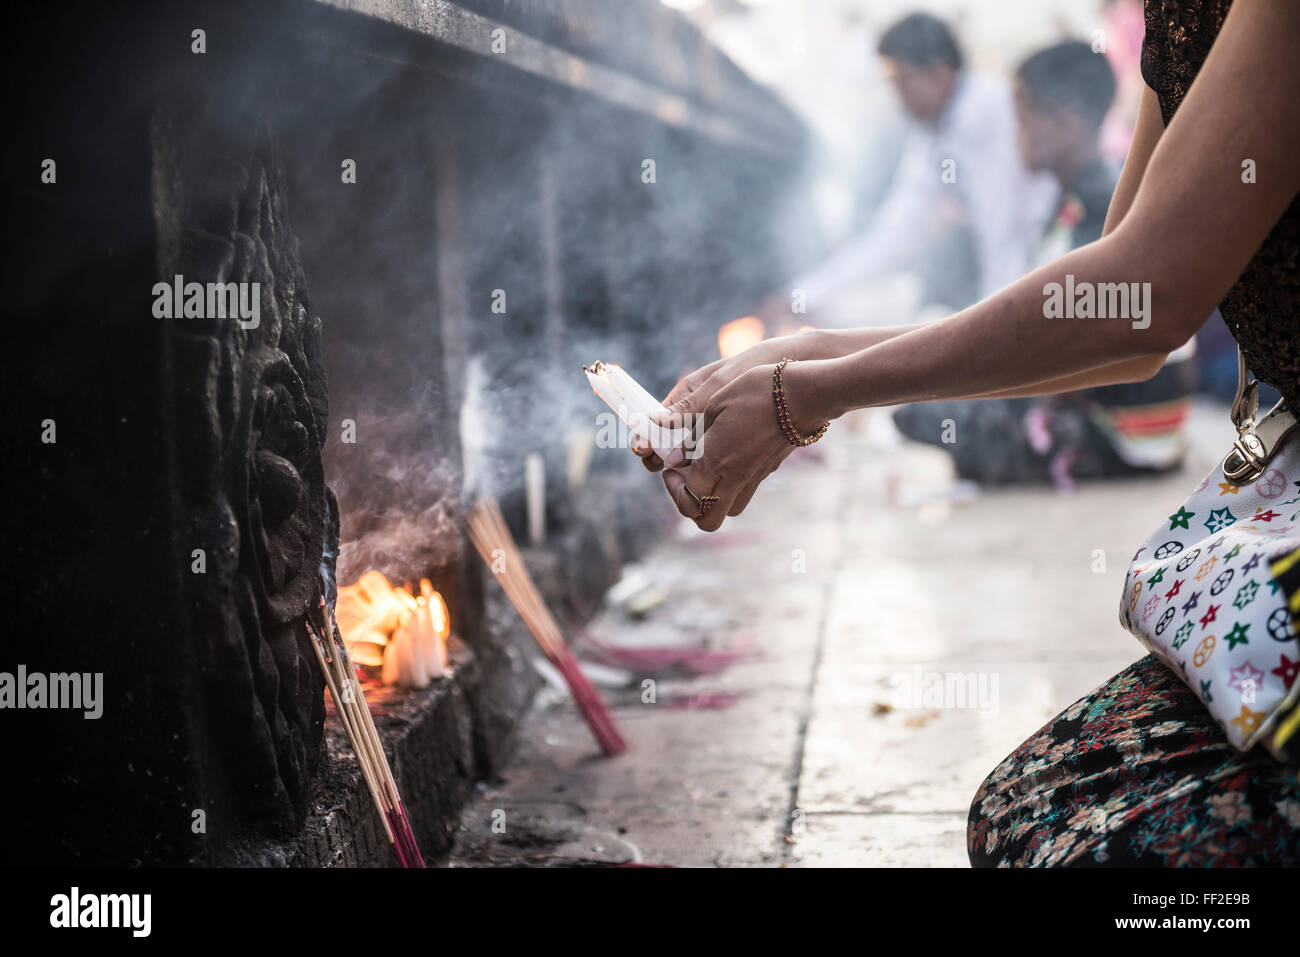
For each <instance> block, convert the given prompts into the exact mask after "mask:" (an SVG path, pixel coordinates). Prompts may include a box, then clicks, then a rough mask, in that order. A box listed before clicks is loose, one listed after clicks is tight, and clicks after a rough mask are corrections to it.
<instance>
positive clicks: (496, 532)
mask: <svg viewBox="0 0 1300 957" xmlns="http://www.w3.org/2000/svg"><path fill="white" fill-rule="evenodd" d="M469 536H470V538H471V539H472V540H473V542H474V547H475V548H477V549H478V553H479V554H480V555H481V556H483V561H484V562H485V563H486V564H487V566H488V568H490V569H491V570H492V571H493V573H494V574H495V575H496V579H497V581H499V582H500V583H501V588H502V589H503V590H504V591H505V593H506V597H507V598H509V599H510V603H511V604H512V605H514V607H515V611H517V612H519V617H520V618H522V619H523V620H524V624H525V625H527V626H528V630H529V632H531V633H532V636H533V638H535V639H536V640H537V644H538V645H539V646H540V647H541V649H542V652H543V653H544V654H545V655H546V657H547V658H549V659H550V661H551V664H553V665H555V667H557V668H559V669H560V673H561V674H563V675H564V680H565V681H566V682H567V683H568V685H569V691H570V692H571V693H572V694H573V700H574V702H575V703H576V704H577V705H578V709H579V710H580V711H581V712H582V716H583V717H584V718H585V719H586V721H587V724H588V725H589V726H590V727H591V730H592V733H593V734H595V736H596V740H597V741H599V742H600V746H601V749H602V750H603V751H604V752H605V753H606V754H608V755H615V754H622V753H623V752H624V751H626V750H627V742H625V741H624V740H623V736H622V735H620V734H619V733H618V728H616V727H615V726H614V719H613V717H612V716H611V715H610V713H609V709H608V708H606V707H605V702H604V701H602V700H601V698H600V695H599V694H598V693H597V692H596V689H595V688H593V687H592V686H591V682H590V681H588V680H587V676H586V675H584V674H583V673H582V669H580V668H579V667H578V662H577V661H576V660H575V659H574V657H573V655H572V653H570V651H569V648H568V645H566V644H565V642H564V636H563V635H562V634H561V633H560V626H559V625H558V624H556V621H555V619H554V618H553V617H552V616H551V613H550V611H549V610H548V609H547V607H546V603H545V602H543V601H542V596H541V595H540V594H539V593H538V591H537V586H536V585H534V584H533V579H532V576H530V575H529V574H528V569H527V568H526V567H525V565H524V560H523V558H522V557H521V556H520V554H519V549H518V548H517V547H516V546H515V540H514V538H513V537H512V536H511V534H510V529H508V528H507V527H506V523H505V519H503V518H502V517H501V510H500V509H498V508H497V505H496V503H495V502H494V501H492V500H491V499H480V500H479V501H478V502H477V504H475V506H474V508H473V509H472V510H471V511H470V513H469Z"/></svg>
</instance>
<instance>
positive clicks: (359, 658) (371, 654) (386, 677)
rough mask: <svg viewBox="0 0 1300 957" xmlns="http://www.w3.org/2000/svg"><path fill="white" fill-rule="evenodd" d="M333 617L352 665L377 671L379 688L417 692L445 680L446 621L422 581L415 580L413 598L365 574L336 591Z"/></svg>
mask: <svg viewBox="0 0 1300 957" xmlns="http://www.w3.org/2000/svg"><path fill="white" fill-rule="evenodd" d="M334 614H335V620H336V621H337V622H338V626H339V630H340V631H341V632H342V633H343V639H344V641H346V642H347V644H348V651H349V653H351V655H352V659H353V660H354V661H355V662H356V663H357V664H359V665H368V666H370V667H380V668H382V678H383V681H384V683H385V684H395V685H400V686H401V687H404V688H423V687H425V686H426V685H428V684H429V681H430V680H431V679H433V678H441V677H443V676H444V675H446V674H447V671H448V663H447V639H448V637H449V636H450V634H451V620H450V616H449V615H448V614H447V604H446V602H444V601H443V600H442V596H441V595H439V594H438V593H437V592H436V591H434V590H433V585H432V583H430V582H429V580H428V579H427V578H425V579H421V580H420V594H419V596H418V597H417V596H415V595H413V594H412V593H411V592H410V590H408V589H406V588H402V587H397V588H394V587H393V585H392V584H391V583H390V582H389V581H388V579H387V578H385V577H384V575H383V574H382V573H381V572H378V571H374V570H371V571H368V572H366V573H365V574H364V575H362V576H361V577H360V578H359V579H358V580H357V581H356V583H355V584H352V585H345V586H343V587H341V588H340V589H339V598H338V602H337V604H336V605H335V609H334Z"/></svg>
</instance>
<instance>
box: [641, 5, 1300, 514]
mask: <svg viewBox="0 0 1300 957" xmlns="http://www.w3.org/2000/svg"><path fill="white" fill-rule="evenodd" d="M1297 42H1300V4H1297V3H1294V2H1292V0H1255V2H1252V3H1239V4H1237V5H1235V6H1234V7H1233V9H1232V11H1231V12H1230V13H1229V14H1228V17H1227V19H1226V22H1225V23H1224V26H1223V29H1222V31H1221V32H1220V35H1219V37H1218V39H1217V41H1216V42H1215V44H1214V47H1213V49H1212V50H1211V52H1210V55H1209V56H1208V57H1207V59H1206V62H1205V64H1204V66H1203V67H1202V69H1201V73H1200V76H1199V77H1198V78H1197V80H1196V81H1195V82H1194V83H1193V84H1192V88H1191V90H1190V91H1189V93H1188V95H1187V97H1186V99H1185V100H1184V102H1183V104H1182V107H1181V108H1180V109H1179V111H1178V114H1177V116H1176V117H1175V119H1174V120H1173V122H1172V123H1170V125H1169V128H1168V129H1167V130H1166V131H1165V132H1164V134H1163V135H1162V136H1161V137H1160V138H1159V142H1158V144H1157V145H1156V147H1155V150H1154V152H1153V153H1152V155H1151V158H1150V161H1149V163H1148V165H1147V169H1146V170H1145V172H1144V174H1143V175H1142V177H1141V182H1140V185H1139V186H1138V189H1137V191H1136V194H1135V195H1134V197H1133V200H1132V205H1131V208H1129V209H1128V210H1127V211H1126V212H1125V213H1124V215H1123V218H1122V219H1121V220H1120V222H1119V225H1118V226H1116V227H1115V228H1114V229H1113V230H1112V231H1111V232H1110V234H1109V235H1106V236H1104V237H1103V238H1101V239H1099V240H1098V241H1097V242H1095V243H1091V244H1089V245H1087V246H1084V247H1083V248H1081V249H1077V250H1075V251H1074V252H1071V253H1069V254H1067V255H1066V256H1063V257H1062V258H1060V259H1058V260H1056V261H1055V262H1054V263H1051V264H1050V265H1048V266H1045V267H1043V268H1042V269H1039V270H1037V271H1035V272H1034V273H1032V274H1031V275H1030V276H1028V277H1026V278H1024V279H1021V280H1019V281H1018V282H1016V283H1014V284H1012V285H1011V286H1009V287H1008V288H1007V289H1005V290H1003V291H1002V292H1000V293H998V294H997V295H995V296H991V297H989V298H988V299H986V300H984V301H983V302H981V303H978V304H977V305H975V306H972V307H971V308H970V309H966V310H964V311H962V312H960V313H958V314H956V315H955V316H951V317H949V318H948V319H944V320H941V321H939V322H935V323H931V324H929V325H926V326H923V327H920V328H917V329H914V330H910V331H908V332H906V333H903V334H902V335H899V336H895V337H893V338H891V339H889V340H887V341H885V342H882V343H879V344H876V345H873V346H870V347H869V348H867V349H864V350H862V351H860V352H857V353H854V354H852V355H849V356H845V357H842V358H838V359H817V360H810V361H806V362H797V363H794V364H793V365H791V366H789V367H788V368H787V369H786V370H785V377H784V378H785V382H784V385H785V398H786V401H787V402H788V405H789V409H790V414H791V419H792V427H793V428H795V429H797V430H798V431H800V432H803V433H807V432H811V431H812V430H813V429H814V428H816V427H817V426H818V425H819V424H820V423H821V421H823V420H824V419H827V418H833V417H835V416H838V415H840V414H842V413H844V412H846V411H848V410H850V409H855V408H863V407H866V406H875V405H892V404H896V403H900V402H910V401H920V400H927V399H941V398H962V397H969V396H983V395H989V394H992V393H996V392H1000V391H1005V390H1009V389H1015V388H1019V387H1023V386H1032V385H1035V384H1040V383H1048V382H1052V381H1058V382H1059V380H1061V379H1063V378H1065V377H1067V376H1073V375H1076V374H1078V373H1085V372H1088V371H1090V370H1096V369H1101V368H1103V367H1105V366H1110V365H1114V364H1115V363H1119V362H1126V361H1131V360H1136V359H1143V358H1149V359H1150V360H1151V361H1153V362H1154V361H1155V359H1156V358H1157V357H1163V356H1164V355H1166V354H1167V353H1169V352H1171V351H1173V350H1174V349H1175V348H1177V347H1178V346H1179V345H1181V344H1182V343H1184V342H1186V341H1187V339H1189V338H1190V337H1191V336H1192V334H1193V333H1194V332H1195V331H1196V329H1197V328H1198V327H1199V326H1200V325H1201V324H1202V323H1203V322H1204V321H1205V318H1206V317H1207V316H1208V315H1210V313H1211V312H1212V311H1213V309H1214V307H1215V305H1216V304H1217V303H1218V302H1219V301H1220V300H1221V299H1222V298H1223V296H1224V295H1225V294H1226V293H1227V291H1228V290H1229V289H1230V288H1231V287H1232V284H1233V283H1234V282H1235V281H1236V280H1237V277H1238V276H1239V275H1240V274H1241V272H1242V270H1243V269H1244V268H1245V267H1246V265H1247V263H1249V261H1250V259H1251V257H1252V256H1254V254H1255V251H1256V250H1257V249H1258V248H1259V246H1260V244H1261V243H1262V242H1263V241H1264V239H1265V237H1266V236H1267V235H1268V233H1269V231H1270V230H1271V229H1272V228H1273V226H1274V224H1275V223H1276V222H1277V220H1278V218H1279V217H1280V216H1281V215H1282V213H1283V211H1284V210H1285V209H1286V208H1287V206H1288V205H1289V204H1290V203H1291V202H1292V200H1293V199H1294V197H1295V196H1296V194H1297V192H1300V163H1296V162H1295V156H1296V155H1297V153H1298V151H1300V69H1298V68H1297V67H1296V64H1295V61H1294V58H1293V51H1294V49H1295V47H1296V45H1297ZM1247 161H1249V162H1247ZM1247 166H1249V167H1250V168H1252V169H1253V170H1254V171H1255V176H1253V177H1249V178H1248V179H1249V181H1245V180H1246V179H1247V178H1244V176H1243V169H1244V168H1245V167H1247ZM1067 281H1070V282H1073V284H1074V285H1075V286H1076V288H1078V287H1079V284H1080V283H1084V282H1087V283H1092V284H1094V286H1095V285H1099V284H1103V283H1118V282H1137V283H1139V284H1149V285H1147V286H1139V289H1141V290H1142V291H1143V295H1142V298H1143V301H1142V306H1143V307H1144V308H1142V309H1140V310H1138V312H1139V313H1141V314H1142V315H1143V316H1144V318H1141V319H1140V321H1137V322H1135V321H1132V320H1130V319H1123V318H1112V319H1058V318H1047V316H1046V313H1045V309H1044V304H1045V299H1046V295H1045V287H1047V286H1048V285H1049V284H1052V283H1057V284H1061V285H1065V284H1066V283H1067ZM1148 289H1149V294H1148V293H1147V292H1146V290H1148ZM772 371H773V367H772V366H756V367H755V368H752V369H750V370H749V371H747V372H745V373H744V374H742V375H741V376H739V377H737V378H736V379H734V380H733V381H732V382H730V383H729V384H727V385H726V386H724V387H723V388H721V389H719V390H718V391H717V392H716V393H714V395H713V397H712V399H711V400H710V401H709V403H708V406H707V408H706V409H705V410H704V416H703V421H702V430H700V432H702V435H701V438H700V441H699V444H698V447H697V448H695V449H693V450H691V453H690V455H689V464H687V465H686V466H685V467H684V468H681V469H678V470H676V471H672V472H667V473H665V475H664V482H665V484H666V485H667V488H668V492H669V494H670V495H671V496H672V498H673V501H674V503H675V504H676V505H677V507H678V509H679V511H681V513H682V514H683V515H686V516H688V517H690V518H693V519H695V520H696V522H697V524H698V525H699V526H700V527H701V528H703V529H705V530H710V531H711V530H713V529H716V528H718V527H719V526H720V525H721V524H722V522H723V520H724V519H725V517H726V516H727V515H728V514H736V513H738V512H739V511H740V510H741V509H742V508H743V507H744V505H745V503H746V502H747V501H748V500H749V496H750V495H752V494H753V492H754V489H755V488H756V486H757V484H758V483H759V482H760V481H761V480H762V479H763V477H764V476H766V475H767V474H770V472H771V471H773V470H774V469H775V468H777V467H778V466H779V465H780V464H781V462H782V461H783V460H784V458H785V457H786V456H788V455H789V454H790V452H791V451H792V447H791V446H790V445H789V443H788V442H787V441H786V439H785V437H784V436H783V435H782V434H781V432H780V430H779V429H778V428H777V427H776V425H775V423H774V422H773V421H772V414H773V413H772V405H773V399H772V394H771V389H772ZM1054 388H1055V387H1054ZM665 424H671V423H665ZM688 489H689V492H688ZM705 496H708V497H710V498H708V499H707V501H709V502H714V498H713V497H716V503H715V504H713V506H712V507H711V508H709V509H707V511H706V512H705V513H704V514H701V509H700V506H699V504H697V502H698V499H697V497H705Z"/></svg>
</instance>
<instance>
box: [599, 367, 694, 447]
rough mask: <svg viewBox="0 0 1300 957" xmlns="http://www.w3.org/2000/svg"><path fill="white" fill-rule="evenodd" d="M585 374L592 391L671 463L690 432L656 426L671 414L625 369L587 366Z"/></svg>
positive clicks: (639, 436) (682, 429) (633, 431)
mask: <svg viewBox="0 0 1300 957" xmlns="http://www.w3.org/2000/svg"><path fill="white" fill-rule="evenodd" d="M583 371H584V372H586V373H587V381H588V382H590V383H591V388H592V391H594V392H595V393H596V395H597V396H599V397H600V398H601V399H602V400H603V401H604V402H605V404H606V405H607V406H609V407H610V408H611V409H613V410H614V412H615V413H616V414H617V415H618V417H619V418H620V419H622V420H623V423H624V424H625V425H626V426H627V427H628V428H629V429H630V430H631V431H632V433H633V434H634V435H636V436H637V437H638V438H641V439H644V440H645V441H646V442H648V443H649V444H650V446H651V448H653V449H654V450H655V452H656V453H657V454H658V455H659V457H660V458H661V459H664V460H667V458H668V455H669V453H670V452H672V451H673V450H674V449H677V448H679V447H680V446H681V444H682V443H683V442H684V441H685V440H686V437H687V435H688V430H687V429H684V428H675V429H670V428H666V427H664V426H661V425H656V424H655V423H654V418H655V417H656V416H660V415H663V414H665V413H667V411H668V410H667V409H665V408H664V407H663V405H662V404H661V403H660V402H659V400H658V399H656V398H655V397H654V396H652V395H651V394H650V393H649V392H647V391H646V390H645V389H643V388H642V387H641V386H640V385H639V384H638V383H637V381H636V380H635V379H633V378H632V377H631V376H630V375H628V374H627V373H626V372H625V371H623V367H622V366H619V365H615V364H613V363H609V362H596V363H593V364H592V365H589V366H583Z"/></svg>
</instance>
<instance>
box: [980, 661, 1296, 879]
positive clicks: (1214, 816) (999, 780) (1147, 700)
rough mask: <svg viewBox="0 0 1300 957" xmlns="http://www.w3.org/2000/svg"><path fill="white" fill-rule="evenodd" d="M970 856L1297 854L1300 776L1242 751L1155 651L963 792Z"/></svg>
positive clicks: (1272, 862) (1269, 859)
mask: <svg viewBox="0 0 1300 957" xmlns="http://www.w3.org/2000/svg"><path fill="white" fill-rule="evenodd" d="M966 844H967V850H968V852H969V854H970V859H971V863H972V864H974V865H975V866H977V867H1037V866H1075V867H1084V866H1094V867H1095V866H1104V865H1108V866H1120V867H1239V866H1273V867H1277V866H1288V865H1294V864H1298V863H1300V784H1298V783H1297V778H1296V772H1295V771H1294V770H1292V769H1289V768H1287V767H1286V766H1285V765H1282V764H1280V763H1278V762H1277V761H1276V760H1275V759H1274V758H1273V757H1272V756H1271V755H1269V754H1268V753H1267V752H1266V751H1264V750H1263V749H1262V748H1255V749H1254V750H1252V751H1250V752H1247V753H1242V752H1240V751H1238V750H1236V749H1235V748H1234V747H1233V746H1232V745H1231V744H1229V743H1228V741H1227V739H1226V738H1224V736H1223V732H1222V731H1220V729H1219V727H1218V726H1217V725H1216V724H1215V723H1214V720H1213V719H1212V718H1211V717H1210V714H1209V712H1208V711H1207V710H1206V708H1205V706H1204V705H1203V704H1201V702H1200V700H1199V699H1198V698H1197V697H1196V695H1195V693H1193V692H1192V691H1191V690H1190V689H1189V688H1188V687H1187V686H1186V685H1184V684H1183V683H1182V681H1180V680H1179V679H1178V677H1177V676H1176V675H1174V674H1173V673H1172V672H1171V671H1170V670H1169V669H1168V668H1166V667H1165V665H1164V664H1162V663H1161V662H1160V661H1158V660H1157V659H1156V658H1154V657H1153V656H1151V655H1148V656H1147V657H1145V658H1143V659H1141V660H1140V661H1137V662H1135V663H1134V664H1132V665H1130V666H1129V667H1127V668H1125V669H1124V670H1123V671H1121V672H1120V673H1119V674H1117V675H1115V677H1113V678H1111V679H1110V680H1109V681H1107V682H1106V683H1105V684H1104V685H1102V686H1101V687H1100V688H1098V689H1097V690H1096V691H1094V692H1092V693H1091V694H1089V695H1087V696H1086V697H1084V698H1081V699H1080V700H1079V701H1076V702H1075V703H1074V704H1073V705H1071V706H1070V707H1069V708H1067V709H1066V710H1065V711H1063V712H1062V713H1061V714H1059V715H1057V716H1056V717H1055V718H1053V719H1052V720H1051V721H1050V722H1049V723H1048V724H1047V725H1046V726H1044V727H1043V728H1042V729H1041V730H1040V731H1039V732H1038V733H1037V734H1036V735H1034V736H1033V737H1032V738H1030V739H1029V740H1028V741H1026V742H1025V743H1024V744H1022V745H1021V746H1020V747H1019V748H1017V749H1016V750H1015V752H1014V753H1013V754H1011V755H1010V756H1008V757H1007V758H1006V759H1005V760H1004V761H1003V762H1002V763H1001V764H999V765H998V766H997V768H995V769H994V771H993V773H992V774H990V775H989V776H988V778H986V779H985V781H984V783H983V784H982V785H981V786H980V789H979V791H978V792H977V793H976V795H975V800H974V802H973V803H972V804H971V809H970V819H969V823H968V826H967V831H966Z"/></svg>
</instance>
